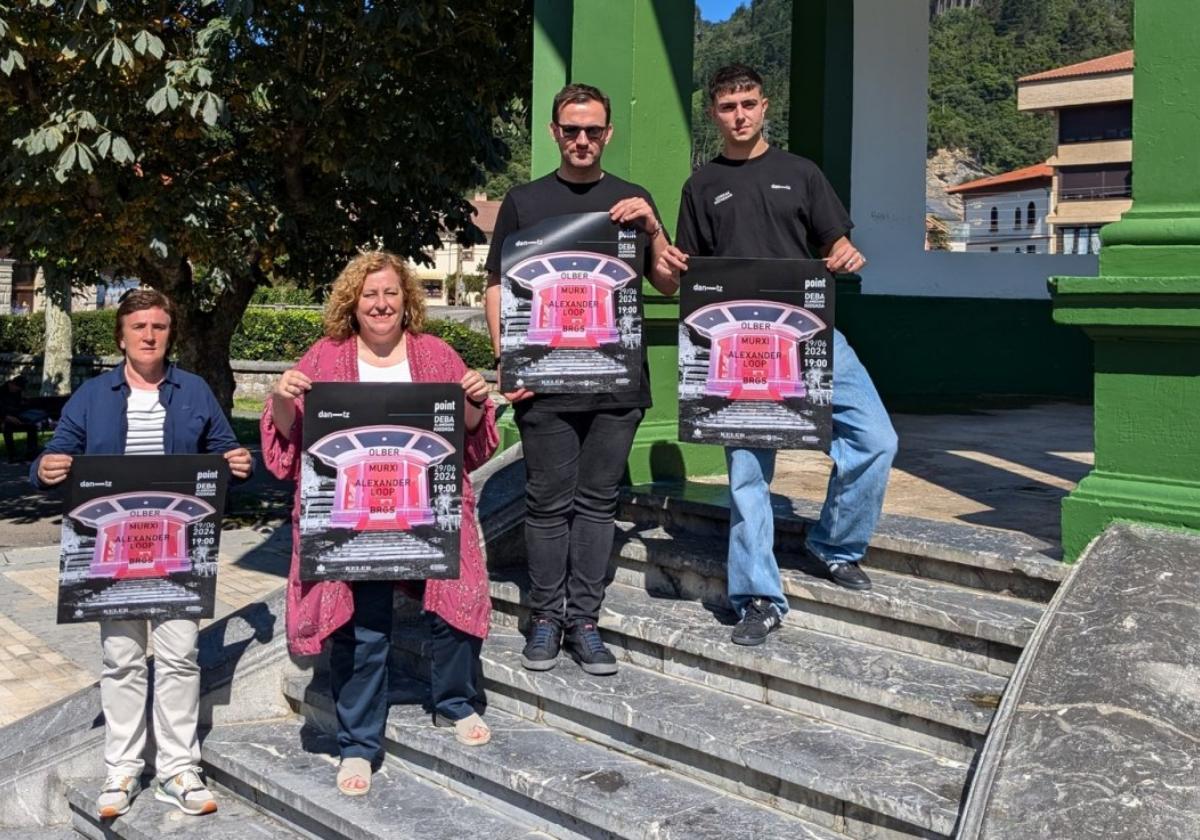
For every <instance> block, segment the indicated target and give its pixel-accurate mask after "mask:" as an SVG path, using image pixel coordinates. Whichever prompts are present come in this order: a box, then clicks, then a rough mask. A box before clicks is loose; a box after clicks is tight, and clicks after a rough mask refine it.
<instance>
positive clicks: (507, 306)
mask: <svg viewBox="0 0 1200 840" xmlns="http://www.w3.org/2000/svg"><path fill="white" fill-rule="evenodd" d="M645 244H646V243H645V234H644V233H641V232H639V231H637V230H636V229H634V228H632V227H620V226H618V225H616V224H614V223H613V222H612V220H611V219H609V217H608V214H607V213H572V214H569V215H563V216H554V217H552V218H549V219H544V220H542V221H541V222H538V223H537V224H535V225H531V226H529V227H527V228H523V229H521V230H519V231H517V232H515V233H513V234H512V235H510V236H509V237H508V238H507V239H505V240H504V245H503V250H502V251H501V255H500V265H501V280H500V283H501V295H500V322H501V323H500V356H501V382H500V385H501V389H502V390H504V391H506V392H507V391H515V390H517V389H518V388H528V389H530V390H531V391H534V392H535V393H542V394H584V393H592V392H596V391H631V390H636V389H637V388H639V387H640V386H641V380H642V356H643V348H642V269H641V265H642V255H643V252H644V249H645Z"/></svg>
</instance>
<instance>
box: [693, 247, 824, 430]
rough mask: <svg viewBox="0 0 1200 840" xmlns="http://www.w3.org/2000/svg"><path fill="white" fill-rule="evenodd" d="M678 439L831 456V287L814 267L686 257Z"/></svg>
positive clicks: (783, 261)
mask: <svg viewBox="0 0 1200 840" xmlns="http://www.w3.org/2000/svg"><path fill="white" fill-rule="evenodd" d="M679 310H680V321H679V439H680V440H681V441H683V442H686V443H709V444H721V445H725V446H748V447H760V448H764V449H820V450H823V451H825V452H828V451H829V444H830V439H831V435H832V426H833V406H832V403H833V311H834V282H833V278H832V277H831V276H830V274H829V272H828V271H827V270H826V268H825V264H824V262H822V261H821V260H799V259H745V258H728V257H691V258H689V260H688V270H687V272H686V273H685V274H684V275H683V277H682V280H681V288H680V307H679Z"/></svg>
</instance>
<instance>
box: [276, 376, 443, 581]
mask: <svg viewBox="0 0 1200 840" xmlns="http://www.w3.org/2000/svg"><path fill="white" fill-rule="evenodd" d="M463 408H464V406H463V392H462V388H461V387H459V386H458V385H451V384H446V385H443V384H431V383H420V384H415V383H414V384H408V383H397V384H382V383H357V382H353V383H352V382H317V383H314V384H313V387H312V390H311V391H310V392H309V394H308V397H307V398H306V399H305V405H304V447H303V448H304V451H303V454H302V455H301V464H300V483H301V484H300V505H301V508H300V577H301V579H303V580H400V579H413V578H455V577H458V563H459V532H460V528H461V524H462V484H463V458H462V451H463V435H464V428H463Z"/></svg>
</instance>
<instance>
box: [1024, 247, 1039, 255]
mask: <svg viewBox="0 0 1200 840" xmlns="http://www.w3.org/2000/svg"><path fill="white" fill-rule="evenodd" d="M1025 253H1026V254H1036V253H1037V246H1036V245H1026V246H1025Z"/></svg>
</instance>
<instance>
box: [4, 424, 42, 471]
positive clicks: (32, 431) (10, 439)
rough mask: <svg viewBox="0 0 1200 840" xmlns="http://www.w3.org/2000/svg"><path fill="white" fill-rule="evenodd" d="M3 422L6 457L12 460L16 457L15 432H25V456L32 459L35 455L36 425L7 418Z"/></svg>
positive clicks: (36, 441)
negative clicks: (14, 421)
mask: <svg viewBox="0 0 1200 840" xmlns="http://www.w3.org/2000/svg"><path fill="white" fill-rule="evenodd" d="M3 424H4V452H5V454H6V455H7V456H8V459H9V460H10V461H11V460H14V459H15V458H16V457H17V441H16V433H17V432H24V433H25V457H26V459H28V460H30V461H32V460H33V458H34V456H35V455H37V443H38V430H37V426H35V425H33V424H32V423H12V422H9V421H8V420H7V419H6V420H4V421H3Z"/></svg>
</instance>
